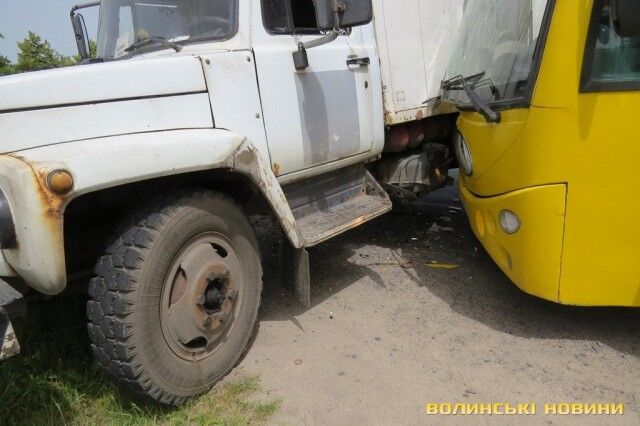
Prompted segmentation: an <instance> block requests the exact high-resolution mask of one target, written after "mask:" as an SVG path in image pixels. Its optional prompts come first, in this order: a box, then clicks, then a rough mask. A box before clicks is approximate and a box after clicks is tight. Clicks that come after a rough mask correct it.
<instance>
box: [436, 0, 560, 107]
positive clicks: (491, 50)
mask: <svg viewBox="0 0 640 426" xmlns="http://www.w3.org/2000/svg"><path fill="white" fill-rule="evenodd" d="M550 1H552V0H469V1H468V2H467V7H466V9H465V12H464V17H463V19H462V25H461V28H460V34H459V36H458V41H457V42H456V45H455V47H454V51H453V53H452V56H451V60H450V62H449V66H448V68H447V74H446V77H445V81H444V82H443V97H444V98H445V99H449V100H451V101H453V102H455V103H456V104H457V105H460V106H467V105H471V104H472V102H471V101H472V99H470V98H469V91H468V90H463V86H462V85H461V84H451V83H452V82H455V81H456V80H458V81H459V80H460V79H464V80H465V81H467V79H470V80H471V81H470V82H469V84H468V86H471V87H472V88H473V89H474V91H475V92H476V93H477V95H478V96H479V98H480V100H482V101H484V102H486V103H488V104H493V103H496V102H498V101H499V102H513V101H517V100H522V99H523V98H524V96H525V94H526V92H527V88H528V86H529V79H530V78H532V75H531V74H532V73H531V69H532V64H533V58H534V54H535V52H536V47H537V45H538V40H539V39H541V37H540V35H541V28H542V23H543V19H544V16H545V10H546V8H547V3H549V2H550ZM476 103H477V102H476Z"/></svg>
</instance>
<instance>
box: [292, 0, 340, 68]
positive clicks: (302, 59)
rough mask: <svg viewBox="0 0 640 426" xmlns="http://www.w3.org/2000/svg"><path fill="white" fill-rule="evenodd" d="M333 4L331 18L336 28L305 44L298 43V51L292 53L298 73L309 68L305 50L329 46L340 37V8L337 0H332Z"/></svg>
mask: <svg viewBox="0 0 640 426" xmlns="http://www.w3.org/2000/svg"><path fill="white" fill-rule="evenodd" d="M332 3H333V16H334V19H335V23H336V26H335V27H334V28H333V29H332V30H331V32H330V33H328V34H326V35H324V36H322V37H320V38H317V39H314V40H311V41H308V42H306V43H302V42H300V43H298V50H297V51H295V52H293V64H294V65H295V67H296V70H298V71H304V70H306V69H307V68H309V59H308V58H307V49H312V48H314V47H319V46H323V45H325V44H329V43H331V42H332V41H334V40H335V39H337V38H338V36H339V35H340V13H341V11H342V9H341V6H340V5H339V4H338V0H332Z"/></svg>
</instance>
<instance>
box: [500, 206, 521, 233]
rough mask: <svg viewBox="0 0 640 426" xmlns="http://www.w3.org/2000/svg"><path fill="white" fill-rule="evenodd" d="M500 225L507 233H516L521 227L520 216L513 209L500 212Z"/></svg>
mask: <svg viewBox="0 0 640 426" xmlns="http://www.w3.org/2000/svg"><path fill="white" fill-rule="evenodd" d="M500 227H501V228H502V230H503V231H504V232H505V233H507V234H515V233H516V232H518V230H519V229H520V218H518V216H516V214H515V213H514V212H512V211H511V210H502V211H501V212H500Z"/></svg>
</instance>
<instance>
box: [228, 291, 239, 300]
mask: <svg viewBox="0 0 640 426" xmlns="http://www.w3.org/2000/svg"><path fill="white" fill-rule="evenodd" d="M237 295H238V292H237V291H236V290H229V291H228V292H227V299H229V300H235V298H236V296H237Z"/></svg>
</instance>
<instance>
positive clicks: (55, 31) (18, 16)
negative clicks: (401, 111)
mask: <svg viewBox="0 0 640 426" xmlns="http://www.w3.org/2000/svg"><path fill="white" fill-rule="evenodd" d="M87 1H88V0H0V33H1V34H4V39H0V54H2V55H5V56H7V57H8V58H9V59H11V60H12V61H15V59H16V54H17V50H18V49H17V47H16V43H17V42H19V41H21V40H22V39H24V38H25V36H26V35H27V32H28V31H34V32H36V33H38V34H39V35H40V36H41V37H42V38H44V39H47V40H48V41H49V43H50V44H51V47H53V48H54V49H56V50H57V51H58V52H60V53H62V54H63V55H66V56H71V55H75V54H77V53H78V50H77V48H76V41H75V38H74V36H73V30H72V29H71V19H70V18H69V12H70V11H71V7H72V6H73V5H76V4H80V3H86V2H87ZM97 12H98V10H97V8H92V9H86V10H85V11H83V12H82V14H83V15H84V17H85V21H86V23H87V30H88V31H89V36H90V37H91V38H93V39H95V37H96V36H95V34H96V31H97V20H98V13H97Z"/></svg>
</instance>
